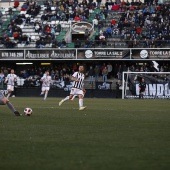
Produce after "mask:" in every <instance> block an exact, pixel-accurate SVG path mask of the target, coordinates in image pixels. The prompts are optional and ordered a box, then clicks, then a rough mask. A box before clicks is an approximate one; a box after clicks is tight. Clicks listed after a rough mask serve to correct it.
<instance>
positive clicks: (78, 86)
mask: <svg viewBox="0 0 170 170" xmlns="http://www.w3.org/2000/svg"><path fill="white" fill-rule="evenodd" d="M83 72H84V66H82V65H81V66H79V71H78V72H75V73H74V74H73V75H72V76H71V80H72V81H73V84H72V88H71V91H70V96H67V97H66V98H65V99H63V100H61V101H60V102H59V106H61V105H62V104H63V102H65V101H67V100H69V99H72V97H73V96H74V95H78V97H79V110H84V109H85V108H86V106H83V96H84V93H83V90H84V78H85V76H84V74H83Z"/></svg>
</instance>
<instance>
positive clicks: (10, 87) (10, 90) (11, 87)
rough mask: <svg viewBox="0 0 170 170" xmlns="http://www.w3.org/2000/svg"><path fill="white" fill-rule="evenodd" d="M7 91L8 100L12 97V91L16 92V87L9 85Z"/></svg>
mask: <svg viewBox="0 0 170 170" xmlns="http://www.w3.org/2000/svg"><path fill="white" fill-rule="evenodd" d="M7 90H8V94H7V98H9V97H10V96H11V93H12V91H13V90H14V86H11V85H7Z"/></svg>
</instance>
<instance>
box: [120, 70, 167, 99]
mask: <svg viewBox="0 0 170 170" xmlns="http://www.w3.org/2000/svg"><path fill="white" fill-rule="evenodd" d="M122 74H123V76H122V99H124V98H125V79H124V78H125V74H127V75H128V74H142V75H143V74H169V75H170V72H130V71H128V72H123V73H122ZM126 81H127V80H126Z"/></svg>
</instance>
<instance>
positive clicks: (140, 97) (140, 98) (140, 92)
mask: <svg viewBox="0 0 170 170" xmlns="http://www.w3.org/2000/svg"><path fill="white" fill-rule="evenodd" d="M139 99H141V91H139Z"/></svg>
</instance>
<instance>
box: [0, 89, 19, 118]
mask: <svg viewBox="0 0 170 170" xmlns="http://www.w3.org/2000/svg"><path fill="white" fill-rule="evenodd" d="M0 105H7V106H8V108H9V109H10V110H11V111H12V112H13V113H14V114H15V115H16V116H20V113H19V112H18V111H16V110H15V108H14V106H13V105H12V104H11V103H10V101H9V100H8V98H6V97H5V96H4V95H3V93H2V92H1V91H0Z"/></svg>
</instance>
